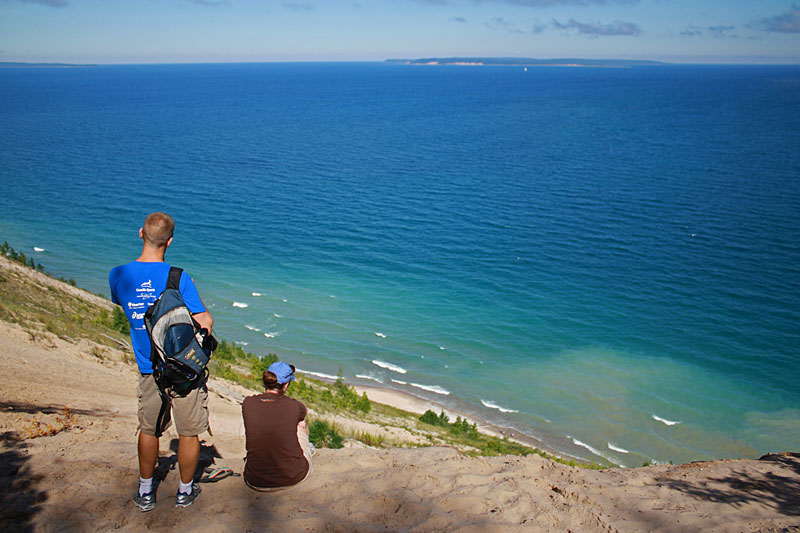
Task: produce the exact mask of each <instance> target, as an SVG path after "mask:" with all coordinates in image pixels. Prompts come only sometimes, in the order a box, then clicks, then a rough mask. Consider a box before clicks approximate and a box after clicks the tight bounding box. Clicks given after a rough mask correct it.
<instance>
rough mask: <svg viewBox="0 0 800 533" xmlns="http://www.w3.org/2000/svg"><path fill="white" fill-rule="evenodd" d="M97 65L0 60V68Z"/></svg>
mask: <svg viewBox="0 0 800 533" xmlns="http://www.w3.org/2000/svg"><path fill="white" fill-rule="evenodd" d="M96 66H97V65H87V64H81V65H79V64H75V63H22V62H17V63H14V62H7V61H6V62H3V61H0V68H31V67H49V68H53V67H58V68H67V67H69V68H72V67H96Z"/></svg>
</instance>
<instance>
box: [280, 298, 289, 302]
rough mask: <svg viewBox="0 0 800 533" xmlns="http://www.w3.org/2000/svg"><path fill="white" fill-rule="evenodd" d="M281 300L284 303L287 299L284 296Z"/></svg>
mask: <svg viewBox="0 0 800 533" xmlns="http://www.w3.org/2000/svg"><path fill="white" fill-rule="evenodd" d="M281 301H282V302H283V303H286V302H288V301H289V300H287V299H286V298H284V299H283V300H281Z"/></svg>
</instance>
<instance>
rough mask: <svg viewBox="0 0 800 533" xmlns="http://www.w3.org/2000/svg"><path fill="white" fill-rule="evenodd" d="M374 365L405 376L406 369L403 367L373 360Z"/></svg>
mask: <svg viewBox="0 0 800 533" xmlns="http://www.w3.org/2000/svg"><path fill="white" fill-rule="evenodd" d="M372 364H373V365H375V366H379V367H381V368H385V369H386V370H391V371H392V372H397V373H398V374H405V373H406V369H405V368H403V367H402V366H397V365H393V364H392V363H387V362H385V361H380V360H378V359H373V360H372Z"/></svg>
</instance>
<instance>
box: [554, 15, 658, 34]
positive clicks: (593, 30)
mask: <svg viewBox="0 0 800 533" xmlns="http://www.w3.org/2000/svg"><path fill="white" fill-rule="evenodd" d="M553 26H555V27H556V28H558V29H560V30H578V33H582V34H584V35H589V36H592V37H608V36H612V35H639V34H640V33H642V30H641V29H640V28H639V25H638V24H634V23H633V22H622V21H615V22H612V23H611V24H601V23H592V24H589V23H585V22H578V21H577V20H575V19H570V21H569V22H566V23H563V22H559V21H557V20H553Z"/></svg>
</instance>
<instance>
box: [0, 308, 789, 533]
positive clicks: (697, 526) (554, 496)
mask: <svg viewBox="0 0 800 533" xmlns="http://www.w3.org/2000/svg"><path fill="white" fill-rule="evenodd" d="M93 346H94V345H92V344H91V343H89V342H87V341H82V342H80V343H78V344H72V343H68V342H65V341H62V340H60V339H57V338H54V337H52V336H50V337H48V336H46V335H37V336H36V339H35V340H32V339H31V336H30V335H29V334H28V333H26V332H25V331H24V330H22V329H21V328H20V327H18V326H16V325H13V324H8V323H4V322H0V434H2V436H3V438H2V440H0V446H2V449H0V530H2V531H108V530H112V529H121V530H125V531H146V530H158V531H188V530H192V531H215V532H216V531H262V530H284V531H476V532H477V531H574V532H595V531H598V532H599V531H620V532H626V531H686V532H690V531H691V532H695V531H730V532H740V531H794V532H800V454H776V455H770V456H766V457H764V458H762V459H761V460H729V461H715V462H704V463H689V464H685V465H676V466H672V465H661V466H650V467H645V468H637V469H609V470H604V471H590V470H581V469H578V468H574V467H569V466H565V465H561V464H558V463H555V462H552V461H549V460H547V459H543V458H541V457H539V456H531V457H509V456H507V457H492V458H471V457H466V456H462V455H460V454H459V453H458V451H456V450H454V449H452V448H446V447H431V448H413V449H399V448H395V449H369V448H356V447H353V448H344V449H340V450H329V449H323V450H319V452H318V454H317V455H316V457H315V463H314V473H313V475H312V477H311V478H309V480H307V481H306V482H305V483H303V484H301V485H300V486H298V487H295V488H293V489H290V490H288V491H285V492H280V493H274V494H263V493H256V492H254V491H251V490H249V489H248V488H246V487H245V485H244V484H243V482H242V480H241V477H230V478H227V479H224V480H221V481H219V482H218V483H215V484H204V485H203V494H202V496H201V498H200V500H198V502H197V503H195V504H194V505H192V506H191V507H188V508H185V509H179V508H175V507H174V495H175V492H176V490H177V485H178V475H177V472H176V471H175V460H176V457H175V452H174V450H173V449H172V447H173V446H174V444H175V442H174V439H175V434H174V433H173V432H172V430H170V432H168V433H167V434H166V435H165V436H164V438H163V439H162V445H161V455H162V457H161V458H160V467H159V471H160V472H162V473H163V474H164V475H165V479H164V481H163V482H162V483H161V485H160V487H159V489H158V499H159V502H158V506H157V507H156V509H155V510H153V511H151V512H149V513H141V512H140V511H139V510H138V509H137V508H136V507H135V506H134V505H133V503H132V502H131V497H132V495H133V493H134V490H135V487H136V481H137V476H138V472H137V461H136V446H135V442H136V435H135V431H136V373H135V371H134V368H133V367H132V366H130V365H126V364H123V363H121V362H117V361H116V360H115V359H119V358H121V354H119V353H114V352H113V350H107V351H106V352H105V356H104V357H105V360H100V359H98V358H97V357H96V353H97V350H94V353H93V350H92V349H93ZM210 389H211V391H212V394H211V395H210V412H211V424H212V429H213V432H214V435H213V436H210V435H204V436H201V438H202V440H203V456H202V458H201V459H202V460H204V461H205V462H206V463H209V462H211V461H214V463H215V464H216V465H218V466H227V467H230V468H232V469H233V470H234V471H236V472H241V470H242V458H243V456H244V439H243V433H244V432H243V427H242V423H241V411H240V405H239V400H238V399H239V398H241V397H242V395H243V394H247V392H246V391H244V390H242V389H241V388H238V387H236V386H234V385H231V384H228V383H223V382H219V381H217V380H212V381H211V383H210ZM373 392H374V391H373ZM368 394H369V392H368ZM374 396H375V397H374V398H373V399H375V400H380V401H384V402H394V403H398V402H400V403H402V405H401V407H405V408H406V409H410V410H415V411H419V410H420V409H422V410H424V408H428V407H429V406H427V405H420V404H416V403H414V401H413V399H409V398H405V399H404V400H403V399H402V397H397V396H394V397H393V396H391V395H386V396H383V395H379V394H377V393H376V394H374ZM393 398H394V399H393ZM64 407H67V408H69V411H70V414H71V416H72V417H73V418H74V422H73V423H72V427H71V428H69V429H67V430H64V431H61V432H59V433H57V434H55V435H52V436H40V437H36V438H20V435H22V436H23V437H24V435H25V434H26V433H27V434H32V433H35V432H36V430H37V425H36V422H38V423H39V425H38V428H39V429H41V428H46V425H47V424H48V423H49V424H51V425H52V426H54V427H56V428H58V427H61V425H62V424H61V422H63V421H64V420H65V416H64V413H63V410H64ZM58 418H60V419H61V422H59V420H58ZM35 421H36V422H35Z"/></svg>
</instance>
